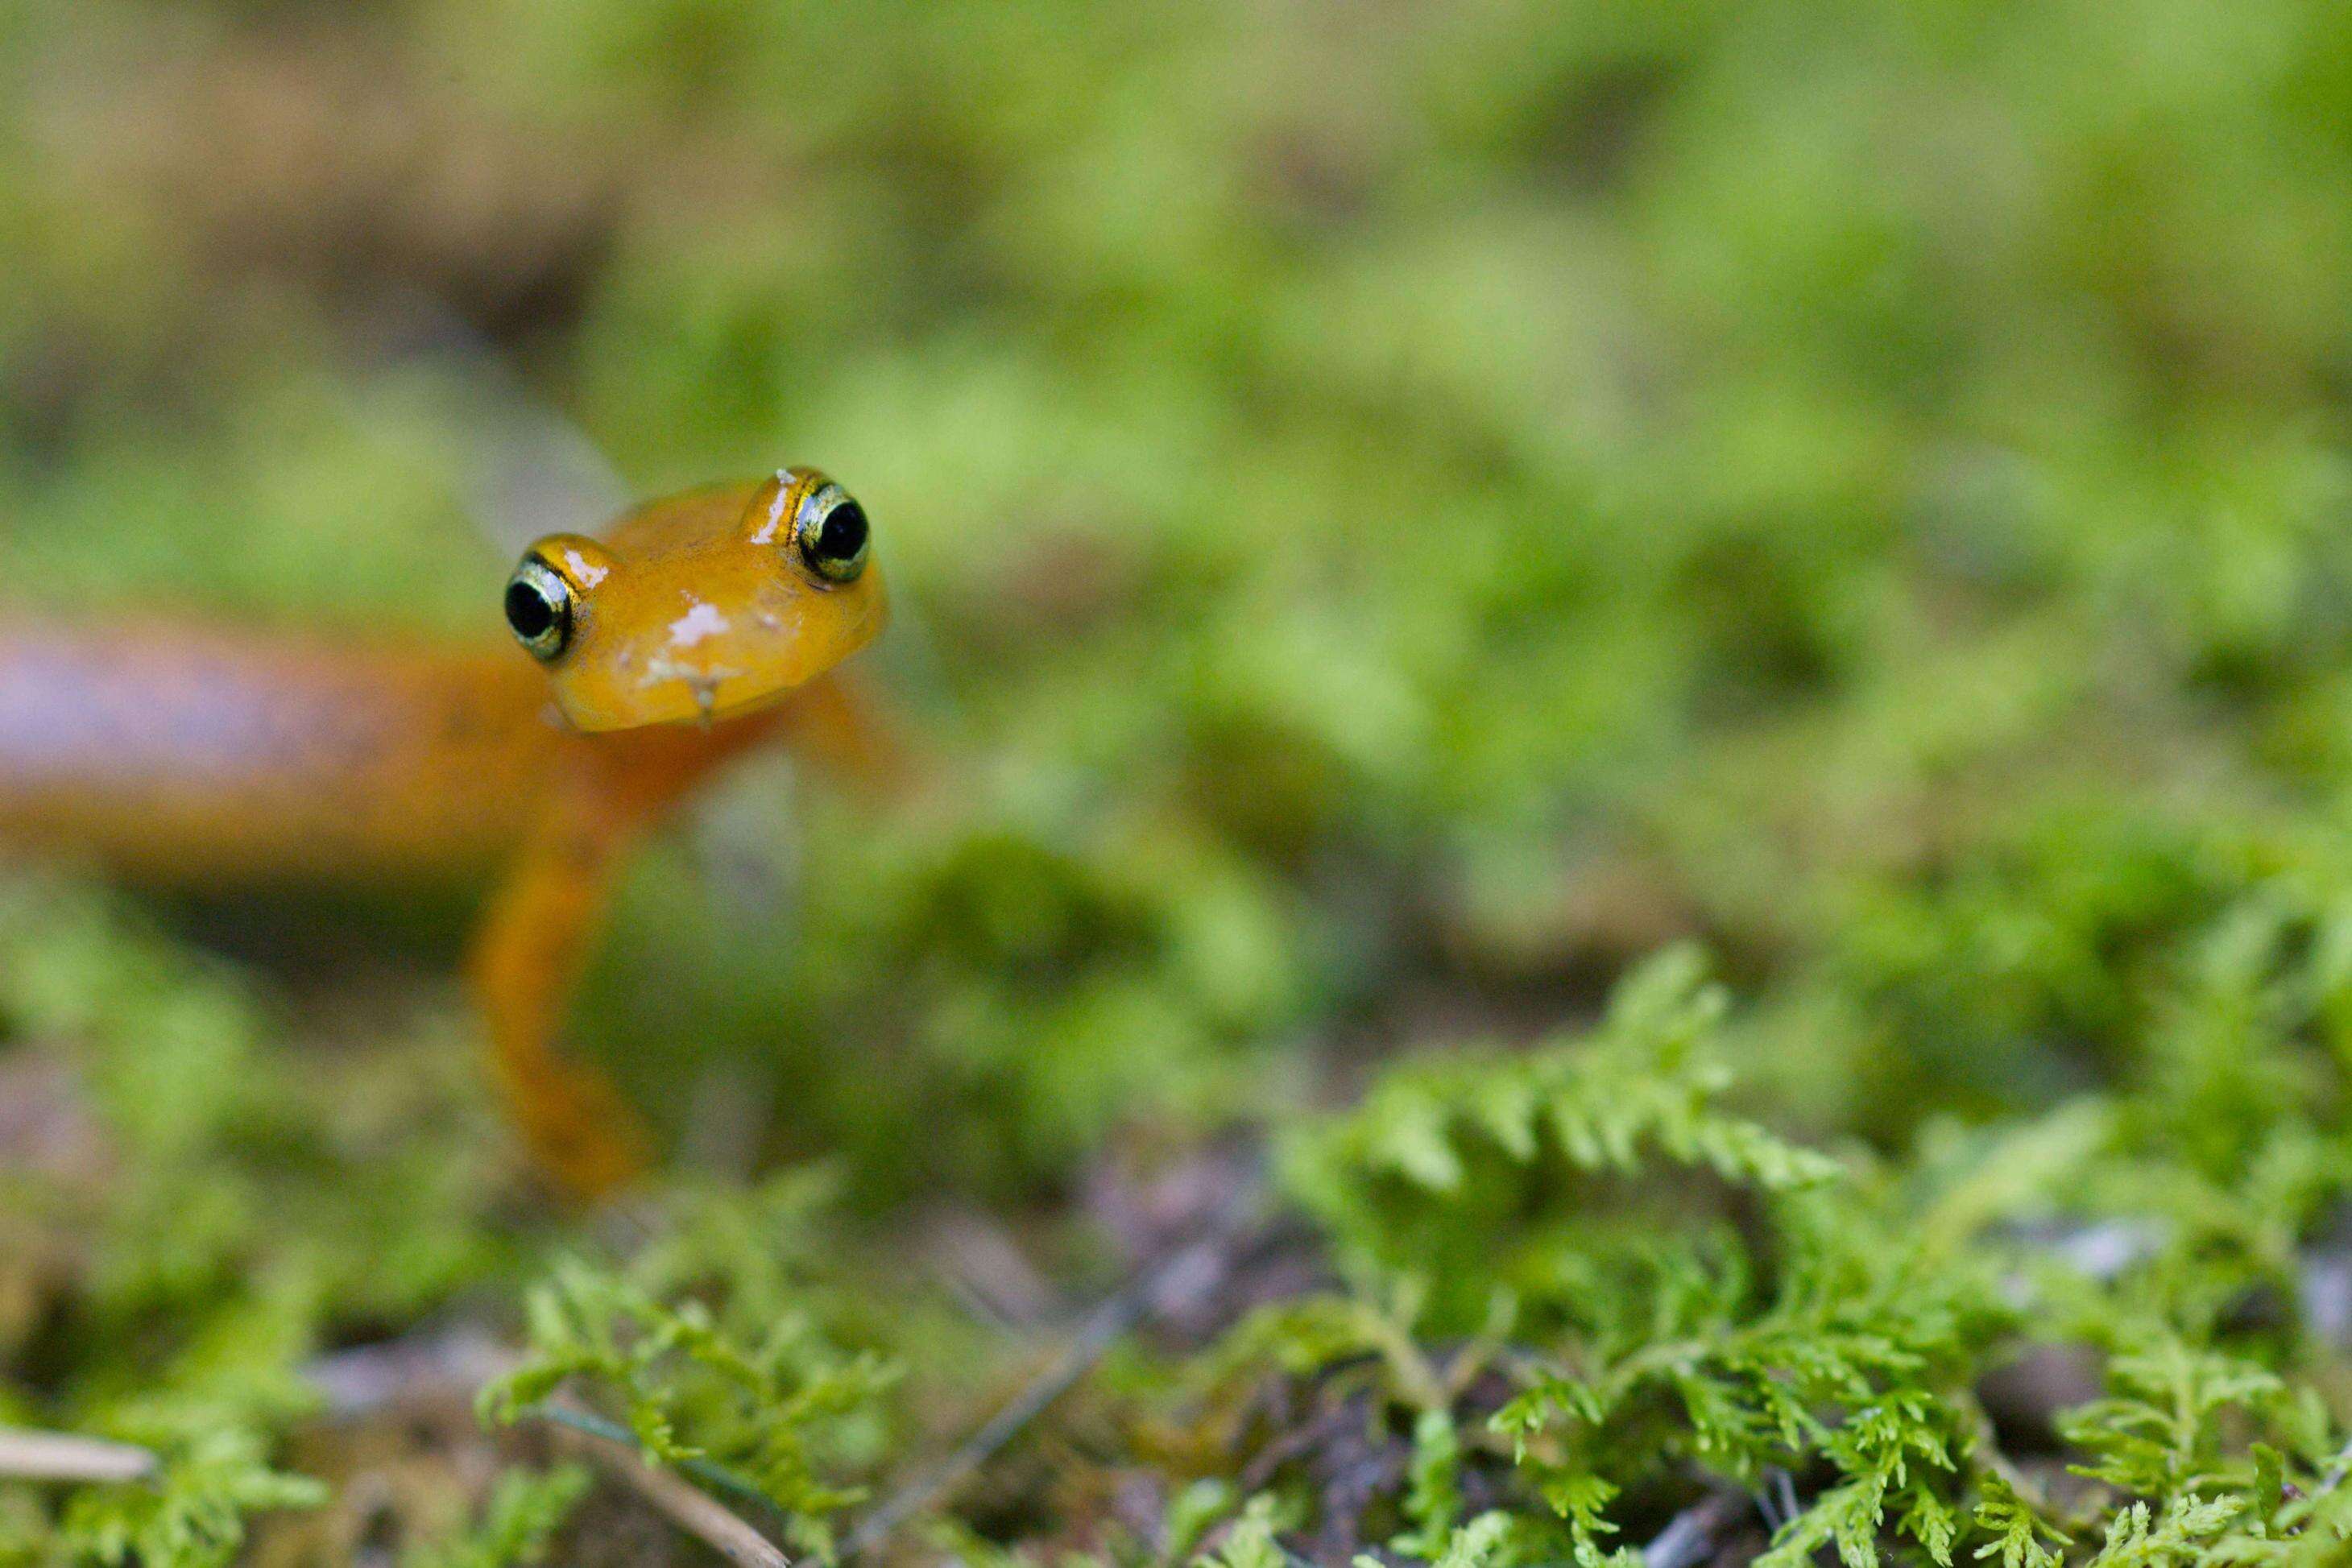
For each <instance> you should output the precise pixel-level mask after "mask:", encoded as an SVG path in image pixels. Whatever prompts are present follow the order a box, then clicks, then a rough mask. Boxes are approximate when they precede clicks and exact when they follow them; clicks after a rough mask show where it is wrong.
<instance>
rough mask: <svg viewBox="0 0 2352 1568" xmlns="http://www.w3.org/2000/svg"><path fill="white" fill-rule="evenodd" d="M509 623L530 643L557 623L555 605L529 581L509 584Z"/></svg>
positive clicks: (519, 635) (545, 633)
mask: <svg viewBox="0 0 2352 1568" xmlns="http://www.w3.org/2000/svg"><path fill="white" fill-rule="evenodd" d="M507 624H508V625H509V626H511V627H513V628H514V633H515V635H516V636H518V637H520V638H521V639H522V640H523V641H524V642H526V643H528V642H530V641H531V640H533V639H534V638H539V637H544V636H546V635H547V633H548V632H549V631H550V630H551V628H552V627H553V626H554V625H555V606H554V605H552V604H550V603H549V602H548V601H546V600H545V599H544V598H542V597H541V594H540V591H539V590H538V589H536V588H533V587H532V586H531V585H530V583H528V582H510V583H509V584H507Z"/></svg>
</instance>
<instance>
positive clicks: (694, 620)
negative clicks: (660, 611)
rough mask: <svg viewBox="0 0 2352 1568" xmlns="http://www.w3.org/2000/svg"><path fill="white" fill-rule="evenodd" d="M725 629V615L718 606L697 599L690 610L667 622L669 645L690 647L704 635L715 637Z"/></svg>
mask: <svg viewBox="0 0 2352 1568" xmlns="http://www.w3.org/2000/svg"><path fill="white" fill-rule="evenodd" d="M726 630H727V617H725V616H724V615H721V614H720V613H719V608H718V606H716V605H713V604H706V603H704V602H703V601H701V600H699V599H698V600H696V601H694V607H693V608H692V609H691V610H688V612H686V613H685V614H683V615H681V616H679V617H678V618H677V620H675V621H673V622H670V623H669V641H670V645H671V646H672V647H675V648H691V647H693V646H694V645H695V644H696V643H699V642H701V641H702V640H703V639H704V638H705V637H716V636H718V635H719V633H720V632H724V631H726Z"/></svg>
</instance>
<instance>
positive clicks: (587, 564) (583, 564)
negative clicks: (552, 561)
mask: <svg viewBox="0 0 2352 1568" xmlns="http://www.w3.org/2000/svg"><path fill="white" fill-rule="evenodd" d="M563 564H564V565H566V566H568V567H570V568H571V569H572V576H573V577H576V578H578V579H579V580H580V586H581V587H583V588H593V587H595V586H596V585H597V584H598V583H600V582H602V581H604V580H605V579H606V578H607V577H610V576H611V575H612V572H613V569H612V568H611V567H608V566H598V565H597V564H596V563H595V562H594V561H593V560H590V559H588V558H587V557H586V556H584V555H582V554H581V553H580V552H579V551H578V550H576V549H568V550H565V551H564V552H563Z"/></svg>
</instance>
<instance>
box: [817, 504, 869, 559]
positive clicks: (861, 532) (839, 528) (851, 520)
mask: <svg viewBox="0 0 2352 1568" xmlns="http://www.w3.org/2000/svg"><path fill="white" fill-rule="evenodd" d="M865 548H866V508H865V507H861V506H859V505H858V504H857V503H856V502H855V501H844V502H842V503H841V505H839V506H837V507H834V509H833V510H831V511H830V512H827V513H826V514H825V515H824V527H822V528H818V529H817V533H816V558H817V559H819V560H838V561H848V560H856V559H857V552H858V551H860V550H862V549H865Z"/></svg>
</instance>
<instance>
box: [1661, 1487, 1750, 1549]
mask: <svg viewBox="0 0 2352 1568" xmlns="http://www.w3.org/2000/svg"><path fill="white" fill-rule="evenodd" d="M1754 1506H1755V1500H1753V1499H1752V1498H1749V1497H1748V1495H1747V1494H1745V1493H1743V1492H1736V1491H1718V1492H1710V1493H1708V1494H1707V1495H1706V1497H1703V1498H1701V1499H1700V1500H1698V1501H1696V1502H1695V1503H1693V1504H1692V1505H1691V1506H1690V1507H1688V1508H1686V1509H1685V1510H1683V1511H1682V1512H1680V1513H1678V1514H1676V1515H1675V1516H1674V1518H1672V1519H1670V1520H1668V1521H1666V1527H1665V1528H1664V1530H1662V1531H1658V1533H1657V1536H1656V1538H1655V1539H1654V1540H1653V1541H1652V1542H1650V1543H1649V1544H1648V1545H1647V1546H1644V1547H1643V1548H1642V1563H1643V1568H1696V1564H1697V1563H1703V1562H1705V1561H1706V1558H1707V1556H1708V1554H1709V1553H1711V1552H1714V1551H1715V1548H1716V1545H1717V1536H1719V1535H1720V1534H1721V1533H1722V1532H1723V1531H1726V1530H1728V1529H1729V1528H1730V1527H1731V1526H1732V1525H1734V1524H1736V1523H1738V1521H1739V1520H1740V1517H1741V1516H1742V1515H1744V1514H1746V1513H1747V1512H1748V1510H1749V1509H1751V1508H1753V1507H1754Z"/></svg>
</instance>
